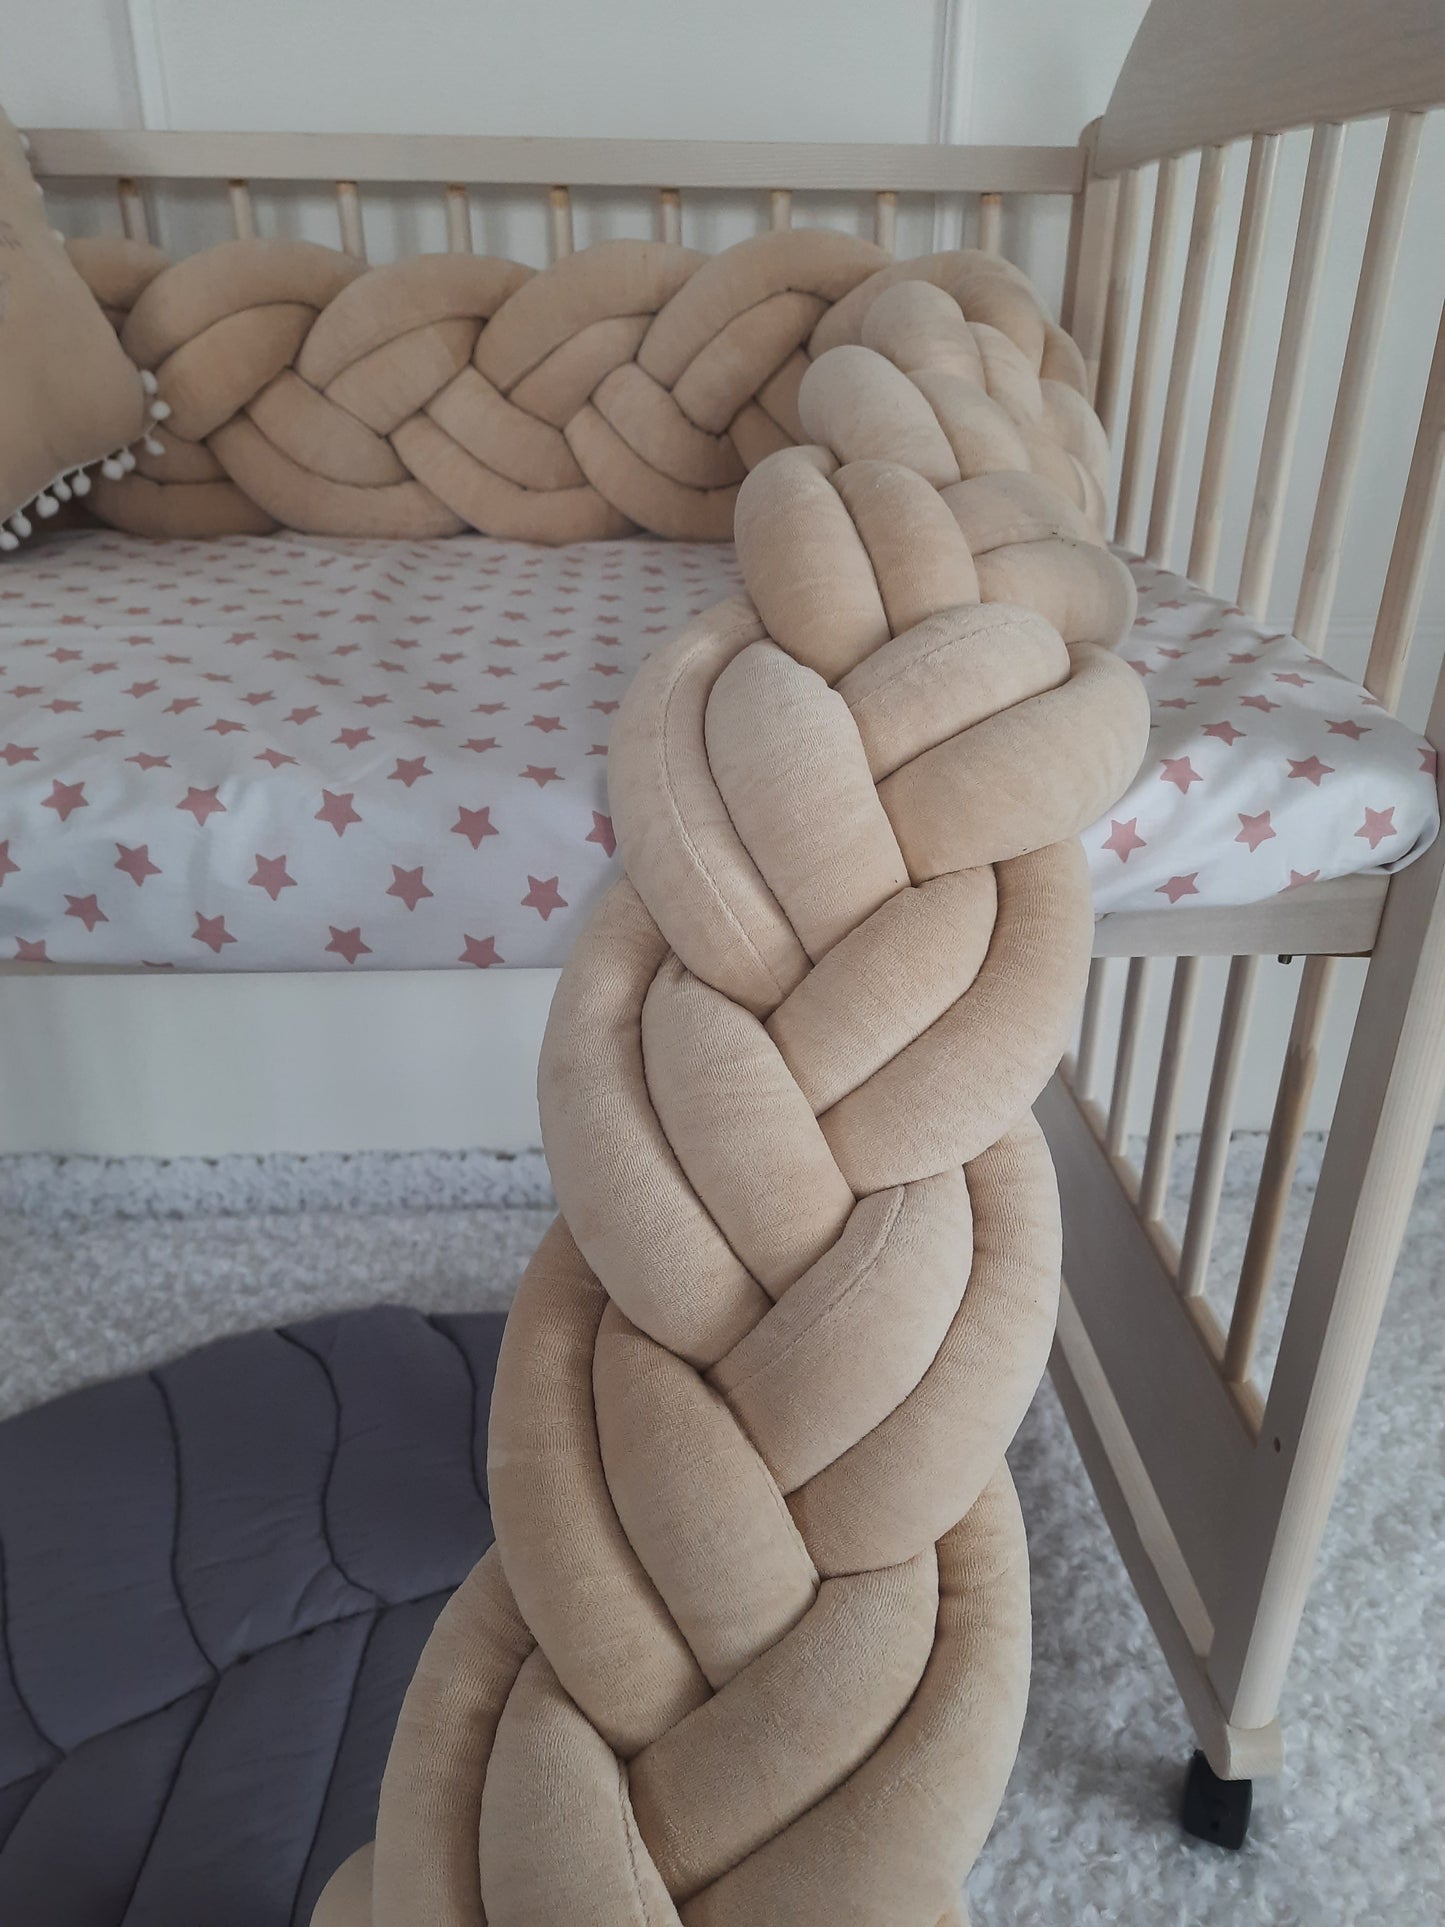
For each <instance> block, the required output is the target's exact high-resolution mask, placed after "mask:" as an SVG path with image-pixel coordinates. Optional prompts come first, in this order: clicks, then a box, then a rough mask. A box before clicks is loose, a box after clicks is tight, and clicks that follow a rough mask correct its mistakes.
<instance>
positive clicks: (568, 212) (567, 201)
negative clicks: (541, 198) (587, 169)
mask: <svg viewBox="0 0 1445 1927" xmlns="http://www.w3.org/2000/svg"><path fill="white" fill-rule="evenodd" d="M547 211H548V220H549V226H548V232H549V235H550V237H551V243H552V259H553V260H554V261H560V260H561V259H562V258H563V256H564V255H568V254H571V252H572V248H573V241H572V190H571V188H570V187H554V188H552V189H551V191H550V192H549V193H548V196H547Z"/></svg>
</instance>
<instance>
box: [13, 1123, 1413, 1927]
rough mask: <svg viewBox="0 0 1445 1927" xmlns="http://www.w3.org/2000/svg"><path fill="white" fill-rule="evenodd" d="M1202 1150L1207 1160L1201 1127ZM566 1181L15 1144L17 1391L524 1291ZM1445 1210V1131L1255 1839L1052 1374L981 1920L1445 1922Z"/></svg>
mask: <svg viewBox="0 0 1445 1927" xmlns="http://www.w3.org/2000/svg"><path fill="white" fill-rule="evenodd" d="M1258 1154H1259V1145H1258V1143H1257V1142H1256V1143H1253V1144H1251V1143H1250V1142H1249V1141H1248V1140H1245V1141H1242V1142H1241V1143H1240V1144H1239V1146H1238V1147H1237V1156H1236V1157H1235V1158H1234V1159H1233V1160H1232V1169H1231V1179H1230V1185H1229V1188H1228V1191H1227V1194H1226V1202H1225V1208H1224V1212H1223V1214H1222V1222H1221V1233H1220V1253H1219V1255H1220V1260H1221V1269H1227V1266H1228V1264H1229V1262H1230V1260H1231V1259H1233V1260H1234V1261H1235V1262H1237V1260H1238V1255H1239V1251H1240V1248H1241V1246H1242V1242H1243V1238H1244V1235H1245V1232H1246V1230H1247V1223H1246V1212H1247V1198H1248V1192H1247V1190H1246V1189H1245V1186H1246V1184H1247V1179H1248V1174H1249V1170H1250V1167H1251V1166H1252V1165H1254V1164H1255V1163H1256V1162H1257V1158H1258ZM1181 1164H1182V1165H1183V1166H1184V1167H1185V1168H1183V1169H1181V1171H1180V1174H1179V1177H1180V1181H1181V1184H1182V1181H1183V1179H1184V1178H1185V1177H1187V1164H1188V1157H1187V1149H1186V1154H1185V1155H1184V1156H1183V1157H1182V1158H1181ZM1309 1166H1310V1161H1309V1159H1308V1158H1307V1159H1306V1176H1308V1174H1309ZM1179 1195H1181V1196H1182V1191H1181V1192H1180V1194H1179ZM1304 1203H1305V1200H1304V1199H1301V1200H1299V1201H1298V1202H1297V1204H1296V1207H1295V1211H1294V1214H1293V1217H1292V1220H1291V1228H1290V1238H1289V1244H1288V1249H1287V1251H1286V1254H1285V1255H1286V1260H1287V1261H1288V1260H1289V1259H1290V1258H1291V1256H1292V1253H1293V1251H1294V1249H1295V1248H1296V1247H1297V1240H1298V1236H1299V1233H1300V1230H1301V1227H1302V1224H1303V1208H1304ZM547 1207H548V1192H547V1186H546V1173H545V1169H544V1168H543V1166H542V1164H541V1161H540V1159H539V1158H537V1157H535V1156H530V1157H522V1158H517V1159H497V1158H491V1157H486V1156H483V1155H482V1154H480V1153H478V1154H441V1153H438V1154H434V1155H430V1156H413V1155H407V1156H398V1157H388V1156H384V1155H369V1156H359V1157H349V1158H342V1157H334V1158H328V1157H313V1158H306V1159H297V1158H265V1159H243V1158H235V1159H223V1160H220V1161H217V1162H210V1161H202V1160H195V1161H186V1162H181V1163H172V1164H156V1163H150V1162H148V1161H145V1160H124V1161H119V1162H102V1161H94V1160H84V1159H78V1160H68V1161H59V1160H52V1159H44V1158H19V1159H9V1160H5V1159H0V1411H15V1410H18V1409H20V1408H21V1407H23V1406H26V1405H29V1404H33V1403H35V1402H36V1401H37V1400H40V1399H44V1398H49V1397H52V1396H54V1395H55V1394H56V1393H58V1392H60V1391H62V1390H65V1389H68V1388H70V1387H72V1386H75V1385H78V1384H82V1383H84V1382H86V1381H88V1380H90V1379H93V1378H97V1377H105V1376H110V1375H113V1374H116V1373H120V1372H125V1371H130V1370H134V1369H136V1368H137V1367H140V1366H142V1365H146V1364H151V1363H155V1362H158V1361H159V1360H161V1359H163V1358H167V1357H170V1356H173V1355H175V1354H176V1353H178V1352H182V1351H186V1350H189V1349H190V1348H191V1347H193V1346H195V1345H197V1344H200V1343H202V1342H204V1341H205V1340H206V1339H209V1338H212V1337H216V1336H219V1335H221V1334H222V1333H225V1332H232V1331H239V1330H244V1329H247V1328H249V1327H253V1326H258V1325H269V1324H274V1323H276V1322H278V1321H280V1320H282V1319H287V1318H295V1317H299V1316H304V1315H306V1314H308V1313H311V1312H317V1311H322V1310H328V1309H336V1308H339V1307H342V1306H347V1305H359V1304H370V1303H376V1302H379V1301H383V1300H388V1301H392V1302H398V1303H405V1304H413V1305H417V1306H419V1307H421V1308H423V1309H425V1310H428V1311H442V1310H462V1309H482V1308H486V1307H489V1306H502V1305H505V1304H506V1303H507V1302H508V1301H509V1299H510V1296H511V1293H512V1290H513V1288H514V1286H515V1283H516V1279H517V1277H518V1275H519V1274H520V1272H521V1269H522V1267H523V1265H524V1263H525V1262H526V1259H527V1257H528V1255H529V1254H530V1252H531V1249H532V1247H533V1245H534V1244H535V1243H536V1240H537V1238H538V1236H539V1235H540V1233H541V1231H542V1229H543V1227H544V1226H545V1224H546V1222H547V1220H548V1217H549V1215H550V1214H549V1211H548V1208H547ZM1442 1234H1445V1144H1437V1147H1436V1150H1435V1151H1434V1152H1433V1153H1432V1156H1431V1160H1430V1163H1429V1166H1428V1167H1427V1173H1426V1182H1425V1185H1424V1186H1423V1188H1422V1191H1421V1194H1420V1198H1419V1200H1418V1203H1417V1206H1416V1210H1415V1215H1414V1219H1413V1223H1412V1228H1411V1236H1410V1239H1409V1242H1408V1244H1407V1247H1406V1251H1405V1254H1404V1257H1403V1259H1402V1262H1401V1265H1400V1270H1399V1274H1398V1276H1397V1279H1396V1284H1395V1289H1394V1293H1393V1296H1392V1298H1391V1302H1390V1306H1389V1309H1388V1311H1387V1314H1386V1318H1385V1323H1384V1328H1383V1331H1382V1333H1381V1337H1380V1343H1379V1347H1378V1350H1377V1352H1376V1356H1375V1362H1374V1366H1373V1368H1372V1371H1371V1375H1370V1380H1369V1384H1368V1386H1367V1388H1366V1393H1365V1399H1364V1403H1363V1406H1362V1408H1361V1412H1360V1416H1359V1419H1358V1421H1357V1423H1356V1427H1355V1432H1354V1437H1353V1440H1352V1444H1351V1448H1350V1455H1349V1461H1348V1464H1347V1467H1346V1473H1345V1482H1344V1485H1343V1488H1342V1490H1341V1494H1340V1497H1339V1500H1338V1502H1337V1504H1336V1507H1335V1512H1334V1516H1333V1518H1332V1520H1331V1523H1330V1530H1329V1534H1328V1537H1327V1540H1326V1543H1325V1549H1324V1556H1323V1560H1322V1563H1321V1567H1320V1571H1319V1575H1318V1578H1317V1581H1316V1585H1315V1589H1314V1593H1313V1595H1312V1598H1311V1602H1310V1606H1309V1610H1308V1612H1307V1614H1306V1618H1305V1623H1304V1628H1303V1631H1302V1634H1301V1637H1300V1644H1299V1647H1298V1650H1297V1653H1296V1658H1295V1662H1294V1668H1293V1671H1292V1674H1291V1677H1290V1684H1289V1689H1288V1693H1287V1696H1286V1702H1285V1706H1284V1710H1283V1719H1284V1727H1285V1736H1286V1746H1287V1764H1286V1770H1285V1776H1284V1778H1283V1780H1282V1781H1279V1782H1276V1783H1267V1784H1262V1785H1260V1786H1257V1787H1256V1799H1255V1818H1254V1821H1253V1824H1252V1827H1251V1832H1250V1839H1249V1843H1248V1845H1247V1847H1246V1848H1245V1850H1244V1852H1243V1853H1241V1854H1237V1855H1236V1854H1229V1853H1225V1852H1222V1851H1220V1850H1219V1849H1217V1848H1212V1847H1207V1846H1204V1845H1202V1844H1200V1843H1198V1842H1195V1841H1191V1840H1188V1839H1186V1838H1185V1837H1184V1836H1183V1835H1182V1834H1181V1833H1180V1831H1179V1829H1178V1826H1177V1824H1176V1818H1175V1815H1176V1808H1177V1803H1178V1793H1179V1784H1180V1780H1181V1778H1182V1773H1183V1769H1184V1765H1185V1763H1186V1761H1187V1760H1188V1757H1189V1753H1190V1748H1191V1740H1190V1735H1189V1731H1188V1728H1187V1725H1186V1723H1185V1720H1184V1718H1183V1715H1182V1713H1181V1711H1180V1709H1179V1706H1178V1703H1177V1701H1176V1699H1175V1696H1174V1690H1173V1686H1172V1683H1171V1681H1170V1678H1169V1675H1168V1672H1167V1670H1166V1668H1165V1665H1164V1662H1163V1660H1162V1659H1161V1657H1160V1656H1159V1653H1158V1650H1157V1648H1156V1647H1155V1645H1154V1643H1153V1639H1152V1636H1151V1635H1150V1633H1149V1630H1148V1626H1147V1623H1146V1622H1145V1619H1144V1616H1143V1613H1142V1611H1141V1610H1140V1608H1139V1606H1138V1605H1137V1603H1136V1601H1135V1599H1134V1596H1133V1593H1132V1591H1131V1590H1130V1587H1129V1584H1128V1581H1127V1579H1126V1577H1125V1575H1124V1572H1123V1568H1122V1567H1121V1566H1120V1564H1119V1562H1118V1559H1117V1557H1116V1555H1115V1553H1114V1550H1113V1546H1112V1543H1111V1541H1110V1539H1109V1535H1108V1532H1107V1529H1106V1528H1105V1526H1104V1524H1103V1521H1102V1519H1101V1517H1100V1515H1099V1512H1098V1509H1097V1507H1096V1505H1095V1503H1094V1499H1093V1495H1092V1492H1091V1490H1090V1488H1089V1485H1088V1482H1087V1480H1086V1478H1085V1476H1084V1473H1083V1471H1082V1468H1081V1467H1080V1464H1079V1461H1078V1458H1077V1456H1076V1454H1075V1452H1074V1450H1073V1446H1072V1444H1071V1441H1070V1438H1069V1434H1068V1429H1067V1427H1066V1425H1065V1424H1064V1421H1063V1418H1062V1416H1061V1414H1060V1411H1059V1408H1058V1405H1057V1403H1056V1402H1055V1399H1054V1396H1053V1393H1052V1391H1051V1390H1050V1389H1049V1388H1048V1387H1047V1386H1046V1387H1045V1388H1044V1389H1043V1390H1042V1391H1041V1392H1040V1395H1039V1397H1038V1399H1037V1400H1036V1402H1035V1405H1034V1409H1033V1411H1032V1412H1031V1413H1030V1415H1029V1418H1028V1420H1027V1421H1026V1423H1025V1425H1024V1427H1023V1430H1022V1431H1021V1433H1020V1435H1019V1438H1018V1441H1017V1443H1016V1445H1015V1447H1014V1451H1013V1454H1012V1460H1013V1465H1014V1470H1015V1474H1016V1476H1017V1479H1018V1484H1019V1489H1020V1493H1021V1496H1022V1499H1023V1505H1024V1512H1025V1516H1026V1517H1027V1519H1028V1521H1029V1527H1030V1538H1031V1543H1032V1547H1033V1566H1034V1627H1035V1633H1034V1641H1035V1672H1034V1685H1033V1692H1032V1699H1031V1709H1030V1713H1029V1719H1028V1724H1027V1727H1026V1729H1025V1733H1024V1741H1023V1748H1022V1752H1021V1755H1020V1759H1019V1764H1018V1767H1017V1770H1016V1771H1015V1774H1014V1777H1013V1781H1012V1783H1011V1785H1010V1788H1009V1792H1008V1797H1007V1800H1006V1802H1005V1805H1004V1809H1003V1812H1002V1814H1001V1815H1000V1817H999V1821H998V1825H997V1826H996V1828H995V1830H994V1833H993V1837H992V1838H991V1840H990V1841H989V1843H988V1846H987V1848H986V1850H985V1852H984V1855H983V1857H982V1859H981V1861H980V1862H979V1866H978V1868H977V1870H976V1872H975V1874H974V1877H973V1880H972V1882H971V1883H970V1896H971V1906H972V1912H973V1918H974V1922H975V1927H1095V1924H1096V1923H1097V1927H1103V1924H1104V1923H1109V1924H1110V1927H1113V1923H1129V1927H1226V1924H1228V1927H1238V1924H1240V1923H1260V1924H1261V1927H1436V1923H1438V1922H1440V1921H1441V1920H1445V1855H1442V1837H1445V1696H1442V1684H1441V1675H1442V1665H1441V1635H1442V1627H1445V1467H1442V1452H1441V1443H1442V1432H1441V1417H1442V1413H1445V1345H1442V1344H1441V1342H1440V1334H1441V1330H1442V1326H1445V1275H1442V1274H1445V1259H1442V1251H1445V1244H1442ZM1268 1338H1269V1334H1267V1341H1268ZM779 1927H781V1923H780V1924H779Z"/></svg>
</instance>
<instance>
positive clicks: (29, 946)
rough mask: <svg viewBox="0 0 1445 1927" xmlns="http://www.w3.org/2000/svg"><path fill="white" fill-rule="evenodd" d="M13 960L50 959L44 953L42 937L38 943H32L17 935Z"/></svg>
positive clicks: (40, 961)
mask: <svg viewBox="0 0 1445 1927" xmlns="http://www.w3.org/2000/svg"><path fill="white" fill-rule="evenodd" d="M15 961H16V963H49V961H50V959H49V957H47V956H46V954H45V941H44V939H43V938H42V939H41V940H40V942H38V943H32V942H30V941H29V940H28V939H27V938H25V937H17V938H16V939H15Z"/></svg>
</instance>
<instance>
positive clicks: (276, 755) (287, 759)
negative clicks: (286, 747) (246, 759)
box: [256, 749, 296, 769]
mask: <svg viewBox="0 0 1445 1927" xmlns="http://www.w3.org/2000/svg"><path fill="white" fill-rule="evenodd" d="M256 761H257V762H258V763H269V764H270V765H271V767H272V769H280V767H281V765H282V764H283V763H294V762H295V761H296V758H295V757H294V756H287V755H285V754H283V752H282V751H281V750H279V749H263V750H259V751H258V752H257V754H256Z"/></svg>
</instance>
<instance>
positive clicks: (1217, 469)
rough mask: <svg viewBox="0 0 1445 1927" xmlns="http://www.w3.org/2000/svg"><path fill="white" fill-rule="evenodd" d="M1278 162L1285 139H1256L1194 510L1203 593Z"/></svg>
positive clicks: (1195, 571) (1211, 568)
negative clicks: (1282, 141) (1280, 141)
mask: <svg viewBox="0 0 1445 1927" xmlns="http://www.w3.org/2000/svg"><path fill="white" fill-rule="evenodd" d="M1278 160H1279V135H1278V134H1256V135H1255V137H1254V139H1253V141H1251V143H1250V148H1249V172H1248V173H1247V174H1246V176H1245V180H1244V203H1243V206H1242V207H1241V209H1240V215H1239V238H1238V241H1237V243H1236V245H1235V250H1234V272H1233V274H1232V275H1231V276H1230V282H1229V302H1228V305H1227V306H1226V308H1225V311H1224V332H1223V333H1222V335H1221V336H1220V339H1219V362H1218V365H1217V367H1216V369H1215V375H1214V396H1213V399H1212V401H1211V402H1210V407H1209V429H1208V433H1207V435H1206V437H1205V442H1204V463H1203V466H1202V467H1201V469H1200V472H1199V494H1198V497H1197V498H1196V501H1195V505H1194V532H1193V535H1192V537H1191V539H1190V545H1189V576H1190V580H1191V581H1194V582H1197V583H1198V584H1199V585H1200V587H1201V588H1203V589H1212V588H1213V587H1214V577H1215V571H1216V570H1217V569H1218V567H1219V543H1220V536H1221V532H1222V530H1223V525H1224V489H1225V483H1226V482H1227V480H1228V477H1229V458H1230V455H1231V454H1232V452H1233V449H1234V429H1235V422H1236V419H1237V417H1238V413H1239V390H1240V385H1241V382H1242V380H1243V377H1244V356H1245V350H1246V348H1247V347H1248V345H1249V329H1250V324H1251V322H1252V320H1253V318H1254V301H1255V296H1256V294H1257V293H1258V290H1259V268H1260V263H1261V261H1263V259H1264V238H1265V233H1266V231H1267V229H1268V227H1269V209H1270V201H1271V199H1272V197H1273V194H1274V179H1275V170H1276V166H1277V164H1278Z"/></svg>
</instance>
